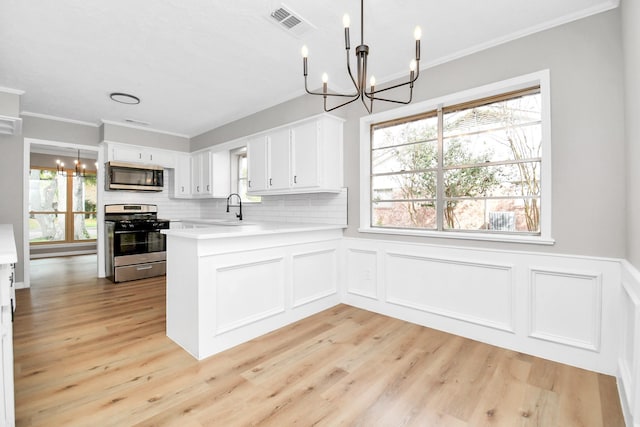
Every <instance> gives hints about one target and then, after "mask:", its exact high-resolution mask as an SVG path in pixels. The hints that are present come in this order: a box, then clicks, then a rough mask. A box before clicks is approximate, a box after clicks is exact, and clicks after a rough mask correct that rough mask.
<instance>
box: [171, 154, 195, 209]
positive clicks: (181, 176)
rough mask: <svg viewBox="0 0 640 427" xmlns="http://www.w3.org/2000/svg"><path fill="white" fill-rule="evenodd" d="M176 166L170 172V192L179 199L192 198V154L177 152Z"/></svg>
mask: <svg viewBox="0 0 640 427" xmlns="http://www.w3.org/2000/svg"><path fill="white" fill-rule="evenodd" d="M175 165H176V166H175V168H174V169H173V170H172V171H171V172H170V175H171V176H170V178H169V188H170V190H169V192H170V194H172V195H173V197H175V198H177V199H189V198H191V156H190V155H189V154H182V153H180V154H176V162H175Z"/></svg>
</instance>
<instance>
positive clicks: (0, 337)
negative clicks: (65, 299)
mask: <svg viewBox="0 0 640 427" xmlns="http://www.w3.org/2000/svg"><path fill="white" fill-rule="evenodd" d="M17 260H18V257H17V253H16V246H15V240H14V236H13V227H12V226H11V225H8V224H0V426H14V425H15V404H14V390H13V323H12V317H13V316H12V314H13V309H14V307H15V287H14V281H15V269H14V263H15V262H16V261H17Z"/></svg>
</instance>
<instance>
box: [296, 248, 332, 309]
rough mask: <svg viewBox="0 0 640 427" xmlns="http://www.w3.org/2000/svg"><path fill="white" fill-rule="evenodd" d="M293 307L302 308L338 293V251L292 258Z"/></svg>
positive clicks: (307, 253) (308, 253)
mask: <svg viewBox="0 0 640 427" xmlns="http://www.w3.org/2000/svg"><path fill="white" fill-rule="evenodd" d="M292 263H293V286H292V292H293V297H292V299H293V307H296V308H297V307H300V306H301V305H304V304H308V303H310V302H313V301H317V300H320V299H322V298H325V297H327V296H329V295H333V294H336V293H337V292H338V257H337V253H336V249H324V250H319V251H313V252H305V253H298V254H294V255H293V256H292Z"/></svg>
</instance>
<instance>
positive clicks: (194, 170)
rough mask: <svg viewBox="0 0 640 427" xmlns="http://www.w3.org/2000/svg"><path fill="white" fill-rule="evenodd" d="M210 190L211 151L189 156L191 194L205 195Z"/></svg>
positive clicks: (208, 194)
mask: <svg viewBox="0 0 640 427" xmlns="http://www.w3.org/2000/svg"><path fill="white" fill-rule="evenodd" d="M211 191H212V190H211V153H210V152H209V151H205V152H202V153H198V154H194V155H193V156H191V194H192V195H193V196H194V197H206V196H210V195H211Z"/></svg>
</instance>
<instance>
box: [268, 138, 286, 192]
mask: <svg viewBox="0 0 640 427" xmlns="http://www.w3.org/2000/svg"><path fill="white" fill-rule="evenodd" d="M289 135H290V131H289V129H287V128H284V129H280V130H277V131H275V132H272V133H269V134H268V135H267V171H268V177H269V181H268V183H267V184H268V189H269V190H270V191H278V190H288V189H289V187H290V186H291V184H290V171H291V157H290V146H289V139H290V138H289Z"/></svg>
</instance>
